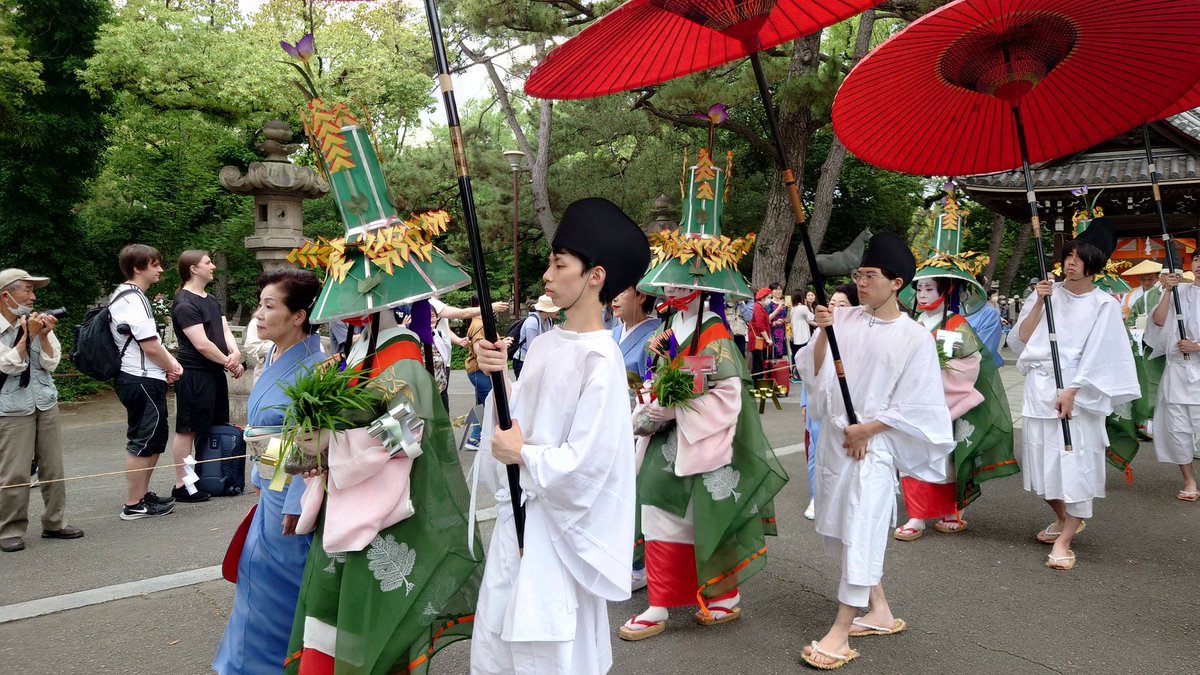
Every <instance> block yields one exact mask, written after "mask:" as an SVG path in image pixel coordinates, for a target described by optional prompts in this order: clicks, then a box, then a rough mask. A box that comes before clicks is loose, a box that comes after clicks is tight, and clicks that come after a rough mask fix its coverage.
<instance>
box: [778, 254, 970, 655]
mask: <svg viewBox="0 0 1200 675" xmlns="http://www.w3.org/2000/svg"><path fill="white" fill-rule="evenodd" d="M915 268H916V260H915V259H914V257H913V254H912V251H910V250H909V248H908V243H907V242H905V241H904V240H903V239H902V238H900V237H899V236H898V235H896V234H895V233H892V232H880V233H879V234H876V235H875V236H873V237H871V240H870V241H869V242H868V243H867V249H866V251H865V252H864V253H863V258H862V262H861V263H859V267H858V269H857V270H856V271H855V272H854V274H853V277H854V279H855V281H856V283H857V288H858V296H859V300H860V301H861V302H862V305H861V306H860V307H853V308H848V309H838V310H836V311H831V310H830V309H828V308H826V307H819V308H817V311H816V323H817V326H818V327H819V328H820V329H821V330H820V331H818V333H817V336H816V339H814V340H811V341H810V342H809V343H808V346H807V347H805V348H804V349H802V350H801V351H800V353H799V355H798V356H799V363H800V375H801V377H802V378H803V380H804V385H805V387H806V388H807V389H808V392H809V410H810V411H811V412H812V414H813V415H814V416H815V417H816V418H817V419H819V420H820V421H821V423H822V428H821V435H820V438H819V440H818V445H817V504H816V506H817V533H818V534H820V535H821V536H822V539H823V540H824V544H825V550H826V553H827V554H828V555H830V556H831V557H835V558H838V559H840V561H841V568H842V573H841V579H840V581H839V583H838V611H837V618H836V619H835V620H834V623H833V625H832V626H831V627H830V629H829V632H828V633H826V634H825V636H824V637H822V638H821V639H820V641H817V640H814V641H812V643H811V644H809V645H807V646H806V647H804V653H803V655H802V657H801V658H803V659H804V661H805V662H806V663H808V664H809V665H811V666H813V667H815V668H819V669H831V668H839V667H841V666H843V665H845V664H846V663H849V662H850V661H852V660H853V659H855V658H857V657H858V656H859V654H858V652H857V651H855V650H853V649H851V648H850V641H849V640H850V637H851V636H852V635H853V636H866V635H893V634H895V633H899V632H901V631H903V630H904V629H905V628H906V627H907V624H906V623H905V622H904V621H903V620H901V619H897V618H896V617H895V616H894V615H893V614H892V609H891V607H890V605H889V604H888V601H887V597H886V596H885V595H884V592H883V585H882V584H881V581H882V579H883V558H884V552H885V551H886V549H887V541H888V531H889V530H890V529H891V527H892V526H894V525H895V522H894V521H895V514H896V471H897V470H900V471H903V472H905V473H906V474H908V475H910V476H916V477H918V478H921V479H923V480H926V481H929V482H935V483H936V482H942V481H944V480H945V475H944V474H943V471H944V469H945V458H946V456H947V455H949V454H950V452H951V451H952V450H953V449H954V441H953V438H954V437H953V433H952V431H951V426H950V413H949V411H948V410H947V409H946V399H945V395H944V394H943V392H942V382H941V377H940V375H939V369H938V356H937V348H936V346H935V343H934V341H933V340H931V339H929V332H928V331H927V330H926V329H925V328H923V327H922V326H920V325H919V324H917V323H916V322H915V321H913V320H912V319H911V318H909V317H908V316H906V315H905V314H903V313H902V312H901V311H900V308H899V301H898V298H897V293H898V292H899V291H900V289H901V288H903V287H904V286H906V285H907V284H908V283H910V282H911V281H912V277H913V274H914V272H915ZM830 326H834V327H836V329H837V340H838V344H839V345H840V346H841V353H842V365H843V367H844V369H845V373H846V382H847V383H848V385H849V387H850V397H851V400H852V401H853V402H854V407H855V412H856V413H857V415H858V420H859V421H858V423H857V424H849V420H848V419H847V413H846V410H845V405H844V404H843V402H842V397H841V394H840V391H839V385H838V380H837V378H836V376H835V374H834V372H833V371H834V366H833V357H832V356H831V355H830V353H829V348H828V345H829V343H828V338H827V337H826V332H825V330H826V329H828V328H829V327H830ZM860 611H865V614H863V615H862V616H861V617H859V616H857V615H858V613H859V612H860Z"/></svg>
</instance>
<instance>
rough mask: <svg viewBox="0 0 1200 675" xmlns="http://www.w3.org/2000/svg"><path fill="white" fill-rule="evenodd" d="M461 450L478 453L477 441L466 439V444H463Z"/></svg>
mask: <svg viewBox="0 0 1200 675" xmlns="http://www.w3.org/2000/svg"><path fill="white" fill-rule="evenodd" d="M463 450H466V451H467V452H479V441H477V440H471V439H468V440H467V442H466V443H464V444H463Z"/></svg>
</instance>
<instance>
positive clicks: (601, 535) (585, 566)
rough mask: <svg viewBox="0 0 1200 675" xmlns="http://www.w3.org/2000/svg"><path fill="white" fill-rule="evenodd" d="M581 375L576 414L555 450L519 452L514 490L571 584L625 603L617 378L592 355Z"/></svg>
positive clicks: (623, 448)
mask: <svg viewBox="0 0 1200 675" xmlns="http://www.w3.org/2000/svg"><path fill="white" fill-rule="evenodd" d="M617 365H623V364H620V362H617ZM582 367H583V369H584V371H585V372H587V373H588V375H587V378H586V380H585V381H584V386H583V390H582V391H581V395H580V398H579V403H578V405H577V406H576V407H575V409H576V410H577V411H579V412H580V413H582V414H578V415H576V416H575V417H574V419H573V420H572V423H571V431H570V433H569V434H568V436H567V439H566V442H565V443H564V444H563V445H560V446H545V445H525V446H524V447H522V449H521V456H522V458H523V460H524V463H525V466H524V467H523V468H522V469H521V474H522V478H521V484H522V485H524V486H528V487H527V488H526V489H527V491H535V492H536V496H533V498H536V499H538V500H539V501H541V503H542V505H543V506H544V507H545V509H546V513H547V518H548V521H549V527H550V528H551V538H552V540H553V542H554V547H555V550H556V551H557V552H558V555H559V557H560V559H561V560H562V562H563V564H564V565H565V566H566V567H567V568H568V569H569V570H570V572H571V575H572V576H573V577H574V578H575V580H576V582H578V583H579V584H580V585H581V586H583V587H584V588H585V589H587V591H588V592H589V593H592V594H595V595H598V596H600V597H603V598H605V599H607V600H625V599H627V598H629V570H630V568H631V566H632V564H633V539H634V532H633V524H634V516H635V513H634V499H635V494H634V493H635V488H634V475H635V473H634V457H633V455H634V453H633V426H632V422H631V421H630V417H629V398H628V395H627V394H626V389H627V385H626V380H625V374H624V372H620V373H618V372H616V370H614V367H613V363H611V362H609V361H606V360H605V359H604V358H603V357H602V356H601V355H599V354H595V353H589V354H588V355H587V359H586V363H585V364H582ZM553 404H554V402H553V401H546V402H544V405H553Z"/></svg>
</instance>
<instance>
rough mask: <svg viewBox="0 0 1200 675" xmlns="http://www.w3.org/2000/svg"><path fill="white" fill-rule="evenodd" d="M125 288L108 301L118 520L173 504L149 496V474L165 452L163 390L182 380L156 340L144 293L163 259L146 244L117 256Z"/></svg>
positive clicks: (159, 513) (163, 509)
mask: <svg viewBox="0 0 1200 675" xmlns="http://www.w3.org/2000/svg"><path fill="white" fill-rule="evenodd" d="M118 261H119V263H120V265H121V272H122V273H124V274H125V283H123V284H121V285H120V286H117V289H116V290H115V291H113V295H112V298H111V299H110V301H109V313H110V314H111V315H112V325H111V327H110V328H111V331H112V336H113V341H114V342H115V343H116V345H117V350H118V351H119V352H120V353H121V372H119V373H118V374H117V380H116V389H117V398H119V399H120V400H121V404H122V405H124V406H125V411H126V413H127V421H128V430H127V433H126V437H127V438H128V443H126V445H125V452H126V454H125V470H126V471H127V472H128V473H126V474H125V485H126V494H125V507H124V509H122V510H121V520H137V519H139V518H153V517H156V516H165V515H167V514H168V513H170V512H171V510H172V509H173V508H174V507H175V500H174V499H171V498H170V497H159V496H158V495H156V494H154V493H153V492H150V474H151V473H153V468H154V465H155V464H157V463H158V456H159V455H161V454H162V453H163V451H165V450H166V449H167V435H168V429H167V385H168V384H170V383H173V382H175V381H176V380H178V379H179V377H180V376H181V375H183V366H181V365H179V362H178V361H176V360H175V357H173V356H171V353H170V352H168V351H167V350H166V349H165V348H164V347H163V345H162V341H161V340H160V339H159V336H158V326H157V325H156V323H155V321H154V314H153V313H152V312H151V311H150V302H149V301H148V300H147V299H146V289H148V288H150V286H151V285H152V284H154V283H157V282H158V279H159V277H160V276H162V269H163V268H162V254H160V253H159V252H158V251H157V250H156V249H154V248H153V247H150V246H146V245H145V244H129V245H127V246H126V247H125V248H123V249H121V253H120V255H119V256H118Z"/></svg>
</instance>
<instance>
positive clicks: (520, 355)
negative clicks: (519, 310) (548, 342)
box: [512, 295, 559, 378]
mask: <svg viewBox="0 0 1200 675" xmlns="http://www.w3.org/2000/svg"><path fill="white" fill-rule="evenodd" d="M558 312H559V309H558V307H557V306H555V304H554V300H552V299H551V298H550V296H548V295H543V296H542V297H540V298H538V301H537V304H536V305H534V306H533V311H532V312H530V313H529V316H527V317H525V321H524V322H522V323H521V335H520V338H519V339H518V340H517V342H516V344H515V345H514V346H513V348H514V349H515V350H516V351H514V352H512V365H513V377H514V378H520V377H521V366H523V365H525V354H526V353H527V352H528V351H529V345H530V344H531V343H532V342H533V339H534V338H536V337H537V336H539V335H541V334H542V333H545V332H547V331H549V330H550V329H551V328H554V317H556V316H558Z"/></svg>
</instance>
